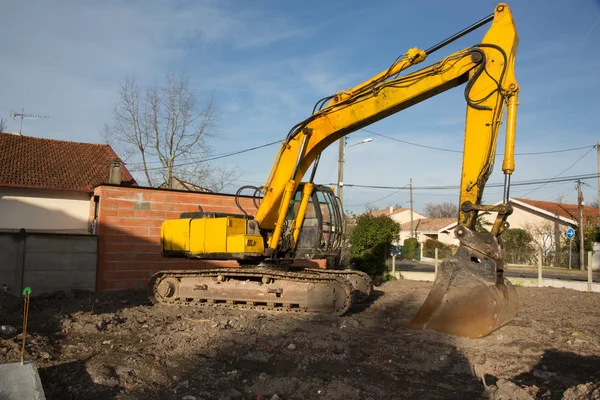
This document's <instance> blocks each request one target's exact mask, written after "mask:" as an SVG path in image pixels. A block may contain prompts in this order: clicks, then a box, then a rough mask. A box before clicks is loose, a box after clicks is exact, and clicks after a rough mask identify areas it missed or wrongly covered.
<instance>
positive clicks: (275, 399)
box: [271, 394, 281, 400]
mask: <svg viewBox="0 0 600 400" xmlns="http://www.w3.org/2000/svg"><path fill="white" fill-rule="evenodd" d="M271 400H281V397H279V396H277V394H274V395H273V396H271Z"/></svg>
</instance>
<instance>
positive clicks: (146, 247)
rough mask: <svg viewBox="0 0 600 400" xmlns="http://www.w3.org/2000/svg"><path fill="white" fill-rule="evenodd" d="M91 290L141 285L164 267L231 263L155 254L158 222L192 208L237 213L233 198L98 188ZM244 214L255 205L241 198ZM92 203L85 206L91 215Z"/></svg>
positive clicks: (95, 192) (235, 265)
mask: <svg viewBox="0 0 600 400" xmlns="http://www.w3.org/2000/svg"><path fill="white" fill-rule="evenodd" d="M94 195H96V196H99V198H100V200H99V206H98V226H97V235H98V276H97V281H96V290H97V291H106V290H116V289H128V288H141V287H146V285H147V283H148V278H149V277H150V276H152V274H154V273H155V272H156V271H160V270H165V269H189V268H210V267H217V266H227V267H237V266H238V264H237V263H235V262H230V261H208V260H185V259H178V258H163V257H162V256H161V255H160V251H161V248H160V226H161V224H162V222H163V221H164V220H166V219H173V218H178V217H179V215H180V213H182V212H186V211H187V212H189V211H198V206H202V208H203V210H204V211H214V212H227V213H235V214H240V213H241V212H240V210H239V209H238V208H237V206H236V205H235V199H234V196H227V195H221V194H211V193H194V192H183V191H172V190H161V189H147V188H136V187H117V186H99V187H97V188H96V189H95V191H94ZM240 200H241V204H242V206H243V207H244V208H245V209H246V211H247V212H248V213H249V214H253V213H254V212H255V211H256V209H255V207H254V205H253V204H252V200H251V199H249V198H241V199H240ZM93 209H94V208H93V205H92V207H91V209H90V212H91V214H92V215H91V216H92V217H93Z"/></svg>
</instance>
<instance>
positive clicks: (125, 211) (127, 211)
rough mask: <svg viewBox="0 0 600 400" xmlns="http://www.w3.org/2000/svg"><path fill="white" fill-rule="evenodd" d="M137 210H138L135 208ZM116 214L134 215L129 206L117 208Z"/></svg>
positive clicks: (121, 215) (123, 215)
mask: <svg viewBox="0 0 600 400" xmlns="http://www.w3.org/2000/svg"><path fill="white" fill-rule="evenodd" d="M135 211H138V210H135ZM117 216H119V217H133V216H134V210H132V209H129V208H119V209H118V210H117Z"/></svg>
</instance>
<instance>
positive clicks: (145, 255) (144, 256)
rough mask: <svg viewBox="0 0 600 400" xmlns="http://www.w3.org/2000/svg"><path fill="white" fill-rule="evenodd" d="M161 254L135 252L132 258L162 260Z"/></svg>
mask: <svg viewBox="0 0 600 400" xmlns="http://www.w3.org/2000/svg"><path fill="white" fill-rule="evenodd" d="M163 259H164V258H163V256H161V255H160V253H137V254H135V258H134V260H139V261H160V260H163Z"/></svg>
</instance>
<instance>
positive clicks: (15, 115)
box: [10, 108, 50, 136]
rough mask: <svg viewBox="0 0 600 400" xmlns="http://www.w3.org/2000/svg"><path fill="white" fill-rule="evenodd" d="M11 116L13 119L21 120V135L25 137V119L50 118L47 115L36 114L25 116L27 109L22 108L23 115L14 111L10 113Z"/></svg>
mask: <svg viewBox="0 0 600 400" xmlns="http://www.w3.org/2000/svg"><path fill="white" fill-rule="evenodd" d="M10 116H11V117H12V119H17V118H21V127H20V128H19V135H20V136H23V133H22V132H23V120H24V119H41V118H50V117H47V116H45V115H34V114H25V109H24V108H21V113H20V114H19V113H16V112H14V111H11V112H10Z"/></svg>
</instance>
